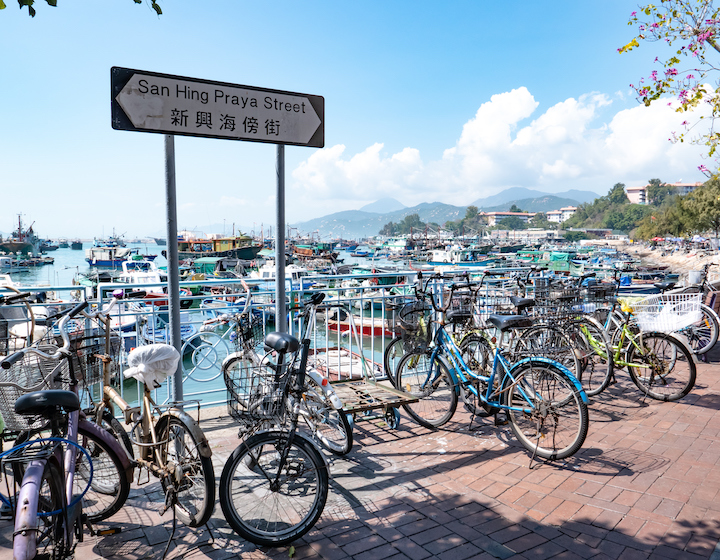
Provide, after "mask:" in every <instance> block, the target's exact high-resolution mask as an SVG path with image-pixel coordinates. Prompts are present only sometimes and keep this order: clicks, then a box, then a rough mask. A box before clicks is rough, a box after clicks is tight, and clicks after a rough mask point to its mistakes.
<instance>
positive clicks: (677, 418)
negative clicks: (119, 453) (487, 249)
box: [0, 351, 720, 560]
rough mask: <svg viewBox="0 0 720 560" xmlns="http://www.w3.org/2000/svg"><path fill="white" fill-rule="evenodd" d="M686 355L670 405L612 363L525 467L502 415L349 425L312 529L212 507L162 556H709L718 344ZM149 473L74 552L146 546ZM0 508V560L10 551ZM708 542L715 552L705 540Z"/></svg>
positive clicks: (90, 559)
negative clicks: (243, 533) (568, 423)
mask: <svg viewBox="0 0 720 560" xmlns="http://www.w3.org/2000/svg"><path fill="white" fill-rule="evenodd" d="M717 354H718V355H717V356H712V357H711V363H710V364H698V382H697V385H696V387H695V389H694V390H693V392H692V393H691V394H690V395H689V396H687V397H686V398H684V399H683V400H682V401H680V402H677V403H660V402H656V401H652V400H646V399H643V398H642V395H641V394H640V393H639V391H638V390H637V389H636V388H635V386H634V385H632V383H631V382H630V380H629V378H628V376H627V374H626V373H624V372H620V373H619V374H618V380H619V382H618V383H617V384H615V385H613V386H611V387H610V388H609V389H608V390H607V391H606V392H605V393H604V394H603V395H600V396H599V397H596V398H595V399H593V400H592V403H591V408H590V417H591V426H590V432H589V435H588V438H587V441H586V443H585V445H584V447H583V449H582V450H581V451H580V452H579V453H578V454H577V455H576V456H575V457H573V458H571V459H569V460H567V461H566V462H561V463H549V464H545V463H535V464H534V465H533V466H534V468H530V456H529V454H528V453H526V452H525V451H524V450H523V449H522V448H521V447H520V446H519V445H518V444H517V443H516V442H515V441H514V439H513V436H512V433H511V431H510V429H509V427H508V426H502V427H495V426H494V425H492V421H491V420H478V419H476V420H475V421H473V422H472V423H471V418H470V416H469V414H467V413H466V412H465V411H464V410H461V409H462V406H461V407H460V409H459V410H458V412H457V413H456V415H455V417H454V418H453V420H452V421H451V423H449V424H448V425H447V426H445V427H444V428H443V429H442V430H438V431H436V432H431V431H429V430H426V429H424V428H421V427H419V426H417V425H415V424H413V423H412V422H411V421H410V420H409V418H408V417H407V416H405V415H403V419H402V423H401V425H400V427H399V428H398V429H396V430H390V429H388V428H387V427H386V426H385V425H384V423H383V422H382V421H381V420H373V421H360V422H357V423H356V425H355V432H354V435H355V445H354V447H353V450H352V451H351V453H350V454H349V455H348V456H346V457H344V458H334V457H329V463H330V469H331V474H332V480H331V494H330V497H329V498H328V503H327V505H326V508H325V511H324V512H323V515H322V517H321V518H320V521H319V522H318V524H317V525H316V526H315V528H314V529H313V530H312V531H311V532H310V533H308V534H307V535H306V536H305V537H304V538H303V539H301V540H299V541H298V542H296V543H294V550H290V549H289V548H288V547H284V548H278V549H262V548H257V547H255V546H254V545H252V544H250V543H248V542H246V541H244V540H242V539H241V538H239V537H238V536H237V535H235V534H234V533H233V532H232V530H230V529H229V527H228V526H227V524H226V523H225V521H224V519H223V517H222V511H221V510H220V507H219V504H218V505H217V506H216V508H215V513H214V516H213V518H212V520H211V522H210V526H211V527H212V530H213V533H214V537H215V539H214V542H210V539H209V534H208V532H207V531H206V530H189V529H187V528H185V527H183V526H179V528H178V531H177V533H176V537H175V539H174V541H173V544H172V545H171V549H170V552H169V555H168V557H169V558H181V557H182V558H184V559H186V560H201V559H204V558H210V559H222V558H249V559H250V558H251V559H255V558H258V559H261V558H287V557H289V556H290V554H291V552H292V558H313V559H326V560H335V559H344V558H353V559H357V560H372V559H386V558H393V559H396V560H401V559H404V558H409V559H413V560H421V559H424V558H441V559H444V560H464V559H469V558H477V559H492V558H502V559H505V558H516V559H519V560H521V559H528V560H529V559H538V560H540V559H548V558H555V559H558V560H559V559H574V558H593V559H597V560H602V559H608V558H613V559H615V558H616V559H622V560H631V559H646V558H652V559H667V558H673V559H676V558H681V559H685V558H687V559H695V558H698V559H699V558H711V559H712V560H720V547H718V539H720V499H718V498H720V496H719V495H718V494H720V465H719V463H720V367H718V363H720V351H718V353H717ZM203 429H204V430H205V431H206V433H207V434H208V437H209V439H210V441H211V444H212V446H213V451H214V463H215V469H216V474H217V478H218V479H219V475H220V472H221V471H222V465H223V464H224V462H225V460H226V458H227V457H228V455H229V454H230V453H231V451H232V450H233V449H234V447H235V446H236V445H237V443H238V442H237V438H236V428H235V426H234V425H233V424H232V421H231V420H230V419H229V418H227V417H225V416H224V415H223V414H221V415H218V417H214V418H210V419H207V420H204V421H203ZM159 508H160V499H159V493H158V485H157V484H150V485H145V486H141V487H134V488H133V490H132V493H131V497H130V499H129V500H128V503H127V504H126V506H125V508H124V509H123V510H122V511H120V512H119V513H118V514H116V515H115V516H114V517H113V518H112V519H111V520H109V521H108V522H107V523H105V524H103V527H105V526H108V527H109V526H115V527H121V528H122V532H121V533H120V534H117V535H112V536H107V537H99V538H92V537H89V536H86V540H85V542H83V543H81V544H80V545H79V546H78V549H77V552H76V558H78V559H82V560H94V559H96V558H101V557H102V558H128V559H141V558H159V557H160V555H161V554H162V550H163V548H164V546H165V542H166V540H167V537H168V535H169V530H170V528H171V519H170V514H166V515H165V516H163V517H161V516H160V515H159V514H158V511H159ZM11 533H12V530H11V527H10V524H9V523H8V522H7V521H5V520H0V560H6V559H9V558H10V557H11V552H10V549H9V545H10V539H11ZM716 547H718V549H719V550H718V552H716Z"/></svg>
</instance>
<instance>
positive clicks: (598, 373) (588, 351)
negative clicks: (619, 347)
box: [563, 317, 613, 397]
mask: <svg viewBox="0 0 720 560" xmlns="http://www.w3.org/2000/svg"><path fill="white" fill-rule="evenodd" d="M563 329H564V330H565V332H566V333H567V335H568V337H569V338H570V342H571V344H572V345H573V348H574V349H575V355H576V357H577V358H578V361H579V364H580V371H579V375H578V376H577V378H578V380H579V381H580V383H581V384H582V387H583V389H584V390H585V394H586V395H587V396H588V397H592V396H594V395H597V394H599V393H602V392H603V391H604V390H605V389H607V387H608V385H610V380H611V379H612V373H613V353H612V346H611V345H610V341H609V340H608V338H607V335H606V334H605V331H604V330H603V328H602V325H601V324H600V323H598V322H597V321H596V320H595V319H593V318H592V317H580V318H577V319H574V320H573V321H569V322H567V323H565V324H564V325H563Z"/></svg>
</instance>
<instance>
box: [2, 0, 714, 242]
mask: <svg viewBox="0 0 720 560" xmlns="http://www.w3.org/2000/svg"><path fill="white" fill-rule="evenodd" d="M6 3H7V4H8V7H7V9H5V10H2V11H0V52H2V62H0V86H1V87H0V131H1V133H0V184H1V185H2V204H0V231H9V230H10V229H11V226H12V225H13V224H14V223H15V221H16V220H17V214H19V213H22V214H23V218H24V220H25V221H35V223H36V226H35V227H36V230H37V232H38V233H39V234H40V235H43V236H47V237H58V236H66V237H75V236H81V237H93V236H101V235H103V234H105V235H107V234H109V233H110V232H111V231H112V229H113V228H115V229H116V230H117V231H118V232H127V235H129V236H145V235H155V234H162V233H163V232H164V229H165V183H164V148H163V136H162V135H160V134H147V133H139V132H126V131H116V130H113V129H112V128H111V124H110V68H111V67H112V66H124V67H128V68H136V69H140V70H147V71H154V72H161V73H167V74H175V75H179V76H188V77H193V78H199V79H207V80H217V81H222V82H228V83H233V84H244V85H250V86H256V87H261V88H272V89H279V90H287V91H292V92H302V93H309V94H314V95H322V96H323V97H324V98H325V148H324V149H315V148H305V147H296V146H288V147H287V148H286V150H285V152H286V203H287V221H288V222H290V223H296V222H302V221H305V220H309V219H311V218H315V217H319V216H322V215H326V214H330V213H332V212H336V211H340V210H348V209H358V208H360V207H362V206H363V205H365V204H368V203H371V202H374V201H375V200H378V199H380V198H383V197H393V198H396V199H398V200H399V201H400V202H402V203H403V204H405V205H406V206H413V205H415V204H418V203H420V202H433V201H442V202H447V203H450V204H456V205H467V204H470V203H472V202H473V201H474V200H476V199H478V198H481V197H485V196H489V195H492V194H495V193H497V192H499V191H501V190H503V189H505V188H509V187H513V186H523V187H528V188H533V189H538V190H543V191H547V192H561V191H564V190H567V189H571V188H575V189H581V190H591V191H595V192H598V193H600V194H605V193H607V191H608V190H609V189H610V188H611V187H612V186H613V185H614V184H615V183H618V182H622V183H625V184H627V185H629V186H630V185H638V184H644V183H645V182H646V181H647V180H648V179H650V178H654V177H658V178H660V179H662V180H663V181H667V182H675V181H680V180H682V181H701V180H703V176H702V175H701V174H700V173H699V172H698V171H697V166H698V165H700V164H702V163H707V162H706V161H705V160H704V159H703V158H702V153H703V151H702V149H701V148H699V147H696V146H692V145H690V144H687V143H685V144H682V145H674V144H672V143H670V142H668V138H669V136H670V133H671V132H672V131H679V130H680V129H681V127H680V122H681V121H682V120H683V119H684V117H683V116H682V115H678V114H676V113H674V112H673V111H672V109H671V108H669V107H667V105H666V104H665V103H662V104H658V105H657V106H655V107H652V108H649V109H648V108H645V107H642V106H640V105H639V104H638V103H637V101H636V100H635V98H634V97H633V95H632V91H631V90H630V88H629V84H630V83H637V81H638V79H639V78H640V77H641V76H647V75H649V73H650V71H651V70H652V69H653V68H654V66H653V65H652V61H653V59H654V58H655V56H657V55H658V54H660V52H659V51H658V50H657V49H656V47H655V46H653V45H642V46H641V48H639V49H636V50H635V51H633V52H632V53H629V54H623V55H620V54H618V53H617V48H618V47H620V46H622V45H624V44H625V43H627V42H628V41H629V40H630V39H631V38H632V36H633V34H632V33H633V28H631V27H629V26H628V25H627V20H628V17H629V15H630V12H632V11H633V10H634V9H637V5H636V4H635V3H633V2H627V1H619V0H583V1H581V2H578V1H577V0H575V1H564V0H554V1H552V2H537V1H532V2H531V1H525V0H518V1H517V2H514V3H512V8H511V9H510V8H507V7H506V6H507V4H503V3H499V2H489V1H481V0H476V1H451V0H448V1H442V2H440V1H435V2H429V1H423V0H413V1H404V0H396V1H391V2H388V1H387V0H385V1H374V0H370V1H365V2H353V3H350V2H337V0H335V1H313V2H310V1H288V0H275V1H273V2H249V1H245V0H214V1H213V2H198V1H190V0H160V5H161V6H162V8H163V11H164V14H163V15H162V16H160V17H157V16H156V15H155V14H154V12H153V11H152V10H151V9H150V7H149V5H147V4H143V5H136V4H135V3H134V2H133V1H132V0H111V1H110V0H106V1H104V2H97V1H96V0H58V4H59V7H57V8H51V7H49V6H47V5H46V4H45V2H44V0H38V1H37V2H36V8H37V16H36V17H35V18H34V19H33V18H30V17H29V16H28V15H27V12H26V10H22V11H21V10H19V9H18V6H17V3H16V0H6ZM175 150H176V158H177V189H178V191H177V194H178V225H179V227H180V228H181V229H184V228H187V229H194V228H202V227H204V226H207V225H209V224H223V223H224V224H226V228H227V230H228V231H229V230H230V228H231V227H232V224H235V227H236V229H242V230H244V231H249V230H253V229H254V230H255V231H259V229H260V227H261V224H263V225H264V226H265V228H267V227H268V226H269V225H273V226H274V221H275V203H274V195H275V188H276V177H275V154H276V151H275V147H274V146H272V145H267V144H255V143H250V142H235V141H228V140H215V139H204V138H187V137H177V138H176V140H175Z"/></svg>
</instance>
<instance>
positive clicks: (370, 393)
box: [331, 379, 419, 429]
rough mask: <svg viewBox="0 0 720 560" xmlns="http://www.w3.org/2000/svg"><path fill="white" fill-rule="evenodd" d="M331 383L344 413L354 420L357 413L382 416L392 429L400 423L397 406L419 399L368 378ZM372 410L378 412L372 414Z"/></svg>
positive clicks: (366, 416) (373, 416)
mask: <svg viewBox="0 0 720 560" xmlns="http://www.w3.org/2000/svg"><path fill="white" fill-rule="evenodd" d="M331 384H332V386H333V389H335V393H336V394H337V396H338V397H340V399H341V400H342V403H343V408H342V409H343V412H345V414H348V415H352V417H353V419H354V420H355V419H357V415H358V414H360V415H361V416H362V417H363V418H365V419H372V418H381V417H382V418H384V419H385V421H386V422H387V423H388V426H389V427H390V428H393V429H394V428H397V426H398V424H399V423H400V413H399V412H398V410H397V408H398V407H399V406H402V405H404V404H410V403H414V402H417V401H418V400H419V399H418V398H417V397H413V396H412V395H410V394H408V393H405V392H403V391H400V390H398V389H395V388H394V387H390V386H388V385H385V384H380V383H378V382H377V381H374V380H369V379H352V380H347V381H332V382H331ZM380 409H382V411H380ZM373 410H375V411H378V413H376V414H372V413H371V411H373Z"/></svg>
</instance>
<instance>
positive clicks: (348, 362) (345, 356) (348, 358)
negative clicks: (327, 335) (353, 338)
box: [308, 346, 382, 381]
mask: <svg viewBox="0 0 720 560" xmlns="http://www.w3.org/2000/svg"><path fill="white" fill-rule="evenodd" d="M308 367H313V368H315V369H316V370H318V371H319V372H320V373H321V374H322V375H323V377H327V378H328V380H330V381H346V380H349V379H363V378H364V377H365V372H366V368H370V369H371V370H372V371H371V374H372V375H374V376H376V377H380V376H381V375H382V366H381V365H380V364H379V363H377V362H372V361H370V360H368V359H367V358H365V357H363V356H362V355H361V354H360V353H359V352H355V351H353V350H350V349H348V348H340V347H337V346H335V347H331V348H323V349H315V348H311V349H310V352H309V354H308Z"/></svg>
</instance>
